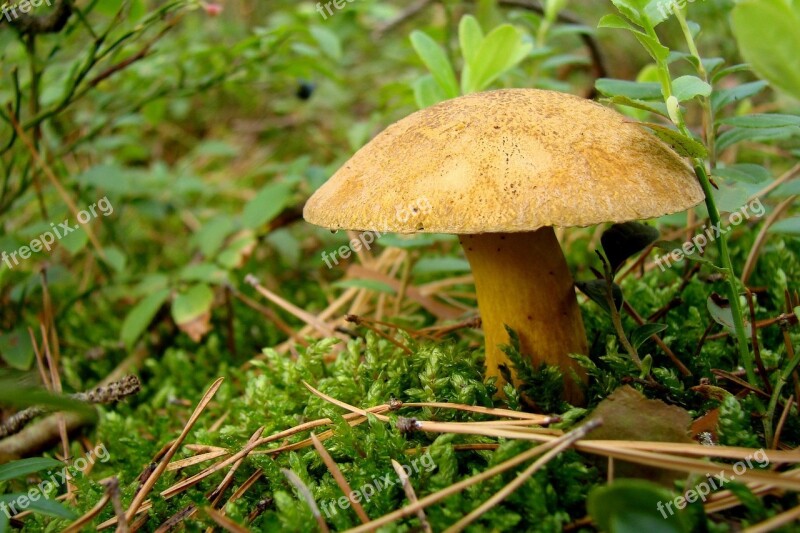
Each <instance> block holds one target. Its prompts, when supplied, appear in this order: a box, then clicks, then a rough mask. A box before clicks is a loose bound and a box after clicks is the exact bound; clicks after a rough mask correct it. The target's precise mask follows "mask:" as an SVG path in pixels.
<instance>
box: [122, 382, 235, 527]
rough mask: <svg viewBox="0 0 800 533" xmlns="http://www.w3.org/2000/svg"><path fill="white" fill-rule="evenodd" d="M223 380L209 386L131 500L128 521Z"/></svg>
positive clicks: (127, 515)
mask: <svg viewBox="0 0 800 533" xmlns="http://www.w3.org/2000/svg"><path fill="white" fill-rule="evenodd" d="M223 380H224V378H218V379H217V380H216V381H215V382H214V383H213V384H212V385H211V387H209V389H208V391H206V393H205V394H204V395H203V398H202V399H201V400H200V403H199V404H198V405H197V407H196V408H195V410H194V412H193V413H192V416H191V417H189V421H188V422H187V423H186V426H184V428H183V431H181V434H180V436H178V438H177V439H175V442H173V443H172V446H170V448H169V450H167V453H166V454H164V457H163V458H162V459H161V461H160V462H159V463H158V466H157V467H156V469H155V470H154V471H153V473H152V474H151V475H150V477H148V478H147V481H146V482H145V483H144V485H143V486H142V488H141V490H139V492H138V493H137V494H136V497H134V499H133V502H131V505H130V507H129V508H128V512H127V513H125V517H126V518H127V519H128V521H130V520H131V518H133V517H134V516H135V515H136V511H137V510H138V509H139V507H140V506H141V505H142V502H144V500H145V498H147V495H148V494H150V491H151V490H152V488H153V485H155V484H156V481H158V478H159V477H161V474H163V473H164V470H166V468H167V465H168V464H169V461H170V460H171V459H172V456H173V455H175V452H177V451H178V448H179V447H180V445H181V443H183V441H184V440H185V439H186V436H187V435H188V434H189V432H190V431H191V430H192V427H194V425H195V423H196V422H197V420H198V419H199V418H200V415H201V414H202V413H203V411H204V410H205V408H206V406H207V405H208V404H209V402H210V401H211V399H212V398H213V397H214V395H215V394H216V393H217V390H219V388H220V386H221V385H222V381H223Z"/></svg>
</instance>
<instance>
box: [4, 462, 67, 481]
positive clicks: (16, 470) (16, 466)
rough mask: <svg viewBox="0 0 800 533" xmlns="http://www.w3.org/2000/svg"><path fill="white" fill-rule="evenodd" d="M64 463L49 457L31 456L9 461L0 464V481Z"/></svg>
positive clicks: (58, 466) (61, 465)
mask: <svg viewBox="0 0 800 533" xmlns="http://www.w3.org/2000/svg"><path fill="white" fill-rule="evenodd" d="M63 466H64V463H62V462H61V461H56V460H55V459H51V458H49V457H31V458H30V459H20V460H19V461H12V462H10V463H7V464H4V465H0V481H6V480H9V479H16V478H19V477H23V476H27V475H28V474H33V473H34V472H41V471H42V470H47V469H48V468H61V467H63Z"/></svg>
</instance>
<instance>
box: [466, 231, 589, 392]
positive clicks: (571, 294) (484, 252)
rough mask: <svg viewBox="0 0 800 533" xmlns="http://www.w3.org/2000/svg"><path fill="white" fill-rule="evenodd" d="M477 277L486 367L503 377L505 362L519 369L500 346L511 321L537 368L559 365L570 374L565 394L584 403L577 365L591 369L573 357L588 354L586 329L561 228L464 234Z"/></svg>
mask: <svg viewBox="0 0 800 533" xmlns="http://www.w3.org/2000/svg"><path fill="white" fill-rule="evenodd" d="M459 237H460V239H461V245H462V246H463V247H464V251H465V252H466V255H467V259H468V260H469V263H470V266H471V267H472V274H473V275H474V277H475V289H476V291H477V295H478V308H479V310H480V313H481V320H482V323H483V331H484V334H485V337H486V370H487V375H489V376H499V377H500V378H501V379H500V381H499V383H500V385H501V386H502V385H503V384H504V381H503V379H502V376H501V375H500V371H499V369H498V367H499V365H502V364H505V365H506V366H508V368H509V370H511V373H512V376H513V377H514V379H515V380H516V376H515V375H514V368H513V367H512V366H511V364H510V362H509V361H508V358H507V357H506V355H505V354H504V353H503V351H502V350H501V349H500V345H503V344H508V343H509V338H508V333H507V332H506V329H505V325H508V326H509V327H511V328H512V329H513V330H514V331H516V332H517V333H518V334H519V339H520V348H521V352H522V353H523V354H524V355H526V356H529V357H530V359H531V361H532V363H533V365H534V368H538V367H539V366H540V365H541V364H542V363H547V364H548V365H555V366H558V367H559V368H560V369H561V371H562V373H563V374H564V393H565V395H564V396H565V399H566V400H567V401H569V402H570V403H573V404H578V405H580V404H581V403H582V402H583V392H582V390H581V388H580V386H579V384H578V383H575V381H574V379H573V377H572V372H571V370H574V371H575V373H577V374H578V376H580V378H581V379H582V380H583V381H585V380H586V374H585V373H584V372H583V370H582V369H581V367H580V366H579V365H578V364H577V362H575V361H574V360H572V359H571V358H570V357H569V354H570V353H577V354H587V353H588V352H587V346H586V332H585V331H584V329H583V319H582V318H581V311H580V308H579V307H578V301H577V299H576V297H575V287H574V284H573V282H572V276H571V275H570V272H569V268H568V267H567V262H566V260H565V259H564V254H563V253H562V252H561V246H560V245H559V243H558V239H557V238H556V235H555V232H554V231H553V228H551V227H544V228H541V229H538V230H536V231H533V232H525V233H482V234H475V235H460V236H459Z"/></svg>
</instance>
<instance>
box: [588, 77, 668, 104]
mask: <svg viewBox="0 0 800 533" xmlns="http://www.w3.org/2000/svg"><path fill="white" fill-rule="evenodd" d="M594 86H595V87H596V88H597V90H598V91H599V92H600V93H602V94H604V95H606V96H627V97H628V98H631V99H633V100H659V101H661V100H663V96H662V94H661V85H660V84H659V83H654V82H645V83H642V82H636V81H627V80H615V79H612V78H600V79H598V80H597V81H596V82H595V84H594Z"/></svg>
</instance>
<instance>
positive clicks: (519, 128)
mask: <svg viewBox="0 0 800 533" xmlns="http://www.w3.org/2000/svg"><path fill="white" fill-rule="evenodd" d="M420 198H424V199H425V200H426V202H427V203H428V205H429V206H430V208H429V209H426V210H411V212H410V216H404V217H402V219H401V217H393V216H391V215H392V214H393V213H395V212H397V211H400V210H403V211H405V210H406V206H408V205H413V204H414V203H415V202H417V201H418V199H420ZM702 199H703V192H702V190H701V188H700V186H699V184H698V183H697V180H696V178H695V176H694V173H693V172H692V169H691V168H690V167H689V165H688V164H687V163H686V162H685V161H684V160H683V159H682V158H681V157H680V156H678V155H677V154H676V153H675V152H674V151H673V150H672V149H671V148H670V147H669V146H668V145H667V144H665V143H664V142H662V141H661V140H659V139H658V138H657V137H655V136H654V135H653V134H651V133H650V132H648V131H647V130H645V129H644V128H642V127H641V126H639V125H637V124H635V123H631V122H630V121H629V120H628V119H626V117H624V116H623V115H621V114H619V113H617V112H616V111H613V110H611V109H609V108H607V107H604V106H602V105H600V104H598V103H595V102H592V101H588V100H585V99H582V98H580V97H577V96H573V95H569V94H563V93H558V92H554V91H545V90H536V89H505V90H497V91H489V92H483V93H473V94H469V95H466V96H461V97H459V98H454V99H452V100H448V101H445V102H441V103H439V104H437V105H434V106H432V107H429V108H426V109H423V110H421V111H417V112H416V113H413V114H412V115H409V116H408V117H406V118H404V119H402V120H400V121H399V122H397V123H395V124H393V125H391V126H389V127H388V128H386V130H384V131H383V132H382V133H380V134H379V135H378V136H376V137H375V138H374V139H372V141H370V142H369V143H368V144H366V145H365V146H364V147H363V148H361V149H360V150H359V151H358V152H356V154H355V155H354V156H353V157H352V158H351V159H350V160H349V161H347V163H345V164H344V166H343V167H342V168H340V169H339V170H338V171H337V172H336V173H335V174H334V175H333V176H332V177H331V178H330V179H329V180H328V181H327V182H326V183H325V184H323V185H322V187H320V188H319V190H317V191H316V192H315V193H314V194H313V196H312V197H311V198H310V199H309V200H308V203H306V205H305V208H304V211H303V216H304V217H305V219H306V220H307V221H308V222H310V223H312V224H316V225H319V226H323V227H326V228H329V229H333V230H338V229H349V230H361V231H364V230H371V231H380V232H394V233H417V232H426V233H454V234H457V235H458V236H459V238H460V240H461V244H462V246H463V248H464V251H465V252H466V256H467V259H468V260H469V263H470V266H471V268H472V273H473V275H474V278H475V288H476V292H477V297H478V308H479V311H480V315H481V319H482V323H483V330H484V333H485V344H486V348H485V350H486V369H487V375H490V376H498V377H499V379H500V383H501V384H502V376H501V375H500V371H499V367H500V365H508V366H509V367H510V365H509V363H508V360H507V358H506V356H505V354H504V353H503V351H502V350H501V348H500V346H501V345H502V344H508V342H509V338H508V333H507V331H506V329H505V326H508V327H510V328H512V329H513V330H515V331H516V332H517V333H518V335H519V340H520V347H521V351H522V353H523V354H526V355H527V356H529V357H530V358H531V361H532V363H533V365H534V367H537V368H538V366H539V365H541V364H542V363H547V364H548V365H557V366H558V367H560V368H561V370H562V371H563V372H564V375H565V376H567V377H569V376H570V371H574V372H575V374H577V375H578V376H579V378H580V379H581V380H582V381H584V382H585V380H586V376H585V373H584V372H583V370H582V368H581V367H580V366H579V365H578V364H577V363H576V362H575V361H574V360H573V359H572V358H570V357H569V354H587V343H586V334H585V331H584V328H583V320H582V318H581V312H580V309H579V307H578V303H577V299H576V294H575V288H574V284H573V280H572V276H571V274H570V271H569V269H568V267H567V262H566V260H565V258H564V255H563V253H562V251H561V247H560V245H559V242H558V239H557V238H556V234H555V232H554V230H553V227H554V226H555V227H571V226H591V225H595V224H601V223H606V222H624V221H630V220H639V219H648V218H654V217H659V216H662V215H665V214H669V213H675V212H679V211H684V210H686V209H688V208H690V207H692V206H694V205H696V204H697V203H699V202H700V201H701V200H702ZM513 379H514V380H516V377H514V378H513ZM564 391H565V398H566V399H567V400H568V401H570V402H572V403H574V404H580V403H581V402H582V401H583V389H582V386H581V383H580V382H576V380H573V379H565V383H564Z"/></svg>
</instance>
